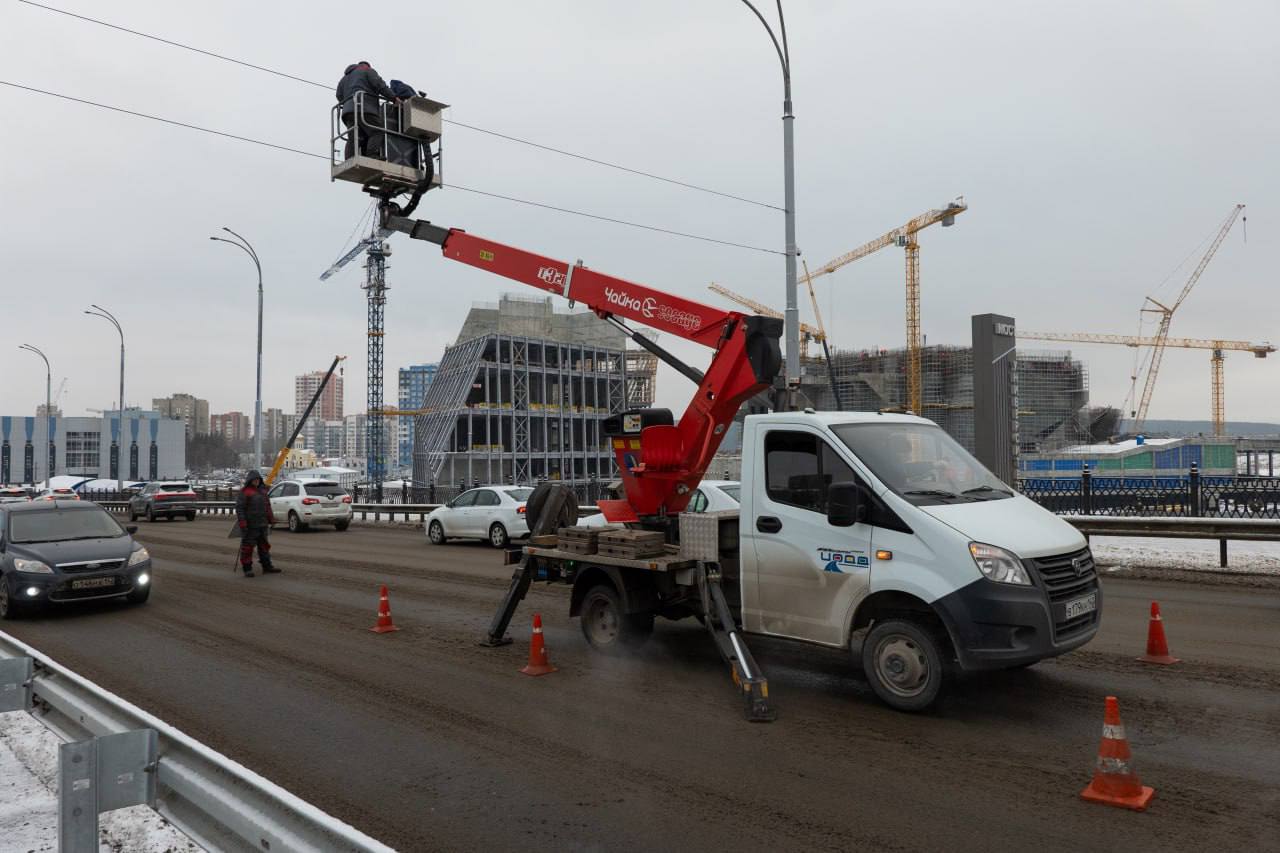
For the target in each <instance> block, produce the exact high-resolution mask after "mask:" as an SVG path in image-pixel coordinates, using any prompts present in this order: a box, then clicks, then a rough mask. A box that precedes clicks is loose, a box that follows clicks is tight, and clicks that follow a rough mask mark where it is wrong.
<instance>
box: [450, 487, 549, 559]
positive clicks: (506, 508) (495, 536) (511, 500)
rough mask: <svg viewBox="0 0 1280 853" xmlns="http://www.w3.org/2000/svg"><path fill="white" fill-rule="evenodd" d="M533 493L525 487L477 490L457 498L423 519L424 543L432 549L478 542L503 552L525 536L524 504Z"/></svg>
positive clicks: (527, 525) (469, 491)
mask: <svg viewBox="0 0 1280 853" xmlns="http://www.w3.org/2000/svg"><path fill="white" fill-rule="evenodd" d="M531 494H533V489H531V488H528V487H526V486H481V487H480V488H478V489H470V490H468V491H465V492H463V493H462V494H460V495H458V496H457V497H456V498H454V499H453V500H451V501H449V502H448V503H447V504H445V505H444V506H442V507H437V508H436V509H435V510H433V511H432V512H431V514H430V515H428V516H427V523H426V528H427V539H428V540H429V541H430V542H431V543H432V544H433V545H443V544H444V543H445V542H446V541H447V540H449V539H453V538H458V539H480V540H481V541H487V542H488V543H489V544H490V545H492V546H493V547H495V548H505V547H507V544H508V543H509V542H510V541H511V540H512V539H519V538H521V537H524V536H528V535H529V523H528V521H527V520H526V519H525V514H524V513H525V502H526V501H527V500H529V495H531Z"/></svg>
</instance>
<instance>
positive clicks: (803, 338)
mask: <svg viewBox="0 0 1280 853" xmlns="http://www.w3.org/2000/svg"><path fill="white" fill-rule="evenodd" d="M707 290H710V291H711V292H712V293H718V294H720V295H721V296H723V297H724V298H725V299H728V300H729V301H731V302H736V303H738V304H739V305H741V306H742V307H744V308H750V309H751V310H752V311H754V312H756V313H757V314H759V315H760V316H761V317H777V318H778V319H782V312H781V311H778V310H777V309H774V308H770V307H769V306H768V305H765V304H764V303H762V302H757V301H756V300H754V299H752V298H751V297H750V296H743V295H742V294H741V293H737V292H736V291H732V290H730V289H729V288H727V287H725V286H724V285H723V284H716V283H714V282H712V283H711V284H709V285H707ZM826 338H827V336H826V333H825V332H823V331H822V330H821V329H818V328H814V327H813V326H810V325H809V324H808V323H801V324H800V356H801V357H802V358H808V356H809V342H810V341H825V340H826Z"/></svg>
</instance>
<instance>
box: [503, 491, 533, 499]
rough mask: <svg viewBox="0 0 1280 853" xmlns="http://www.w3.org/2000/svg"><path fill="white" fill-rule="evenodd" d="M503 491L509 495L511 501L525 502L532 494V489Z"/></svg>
mask: <svg viewBox="0 0 1280 853" xmlns="http://www.w3.org/2000/svg"><path fill="white" fill-rule="evenodd" d="M503 491H505V492H506V493H507V494H508V495H510V496H511V499H512V500H516V501H527V500H529V495H531V494H533V489H504V490H503Z"/></svg>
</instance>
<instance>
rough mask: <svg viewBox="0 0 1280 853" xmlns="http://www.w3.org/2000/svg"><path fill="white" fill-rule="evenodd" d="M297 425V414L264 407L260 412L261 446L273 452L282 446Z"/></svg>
mask: <svg viewBox="0 0 1280 853" xmlns="http://www.w3.org/2000/svg"><path fill="white" fill-rule="evenodd" d="M297 425H298V416H297V415H290V414H287V413H285V412H283V411H281V410H280V409H276V408H271V409H266V410H264V411H263V413H262V446H263V448H264V449H265V450H266V451H268V452H270V453H272V454H275V453H276V452H278V451H279V450H280V448H282V447H284V443H285V442H286V441H288V440H289V436H291V435H293V430H294V427H296V426H297Z"/></svg>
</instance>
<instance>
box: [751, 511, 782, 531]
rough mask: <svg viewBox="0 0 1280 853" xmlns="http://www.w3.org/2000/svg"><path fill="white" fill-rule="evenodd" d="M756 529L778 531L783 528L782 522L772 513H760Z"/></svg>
mask: <svg viewBox="0 0 1280 853" xmlns="http://www.w3.org/2000/svg"><path fill="white" fill-rule="evenodd" d="M756 530H759V531H760V532H761V533H777V532H779V531H781V530H782V522H781V521H779V520H778V519H776V518H774V517H773V516H772V515H760V516H757V517H756Z"/></svg>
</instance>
